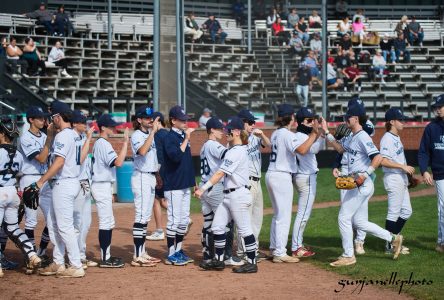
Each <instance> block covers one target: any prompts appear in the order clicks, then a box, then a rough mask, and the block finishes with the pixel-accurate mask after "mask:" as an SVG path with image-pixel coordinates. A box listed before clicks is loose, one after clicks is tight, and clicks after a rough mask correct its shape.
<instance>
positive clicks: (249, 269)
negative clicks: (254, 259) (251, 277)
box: [233, 263, 257, 273]
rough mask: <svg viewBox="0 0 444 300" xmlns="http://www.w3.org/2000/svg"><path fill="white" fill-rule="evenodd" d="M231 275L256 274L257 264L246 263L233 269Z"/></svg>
mask: <svg viewBox="0 0 444 300" xmlns="http://www.w3.org/2000/svg"><path fill="white" fill-rule="evenodd" d="M233 273H257V264H250V263H246V264H245V265H243V266H239V267H235V268H233Z"/></svg>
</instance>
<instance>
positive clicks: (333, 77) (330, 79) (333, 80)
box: [327, 57, 342, 89]
mask: <svg viewBox="0 0 444 300" xmlns="http://www.w3.org/2000/svg"><path fill="white" fill-rule="evenodd" d="M334 61H335V60H334V58H333V57H329V58H328V63H327V89H336V88H338V87H339V86H341V85H342V80H341V79H339V78H338V76H337V73H336V70H335V68H334V67H333V63H334Z"/></svg>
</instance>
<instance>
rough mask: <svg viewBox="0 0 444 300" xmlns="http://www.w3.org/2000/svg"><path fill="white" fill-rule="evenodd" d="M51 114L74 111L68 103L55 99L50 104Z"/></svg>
mask: <svg viewBox="0 0 444 300" xmlns="http://www.w3.org/2000/svg"><path fill="white" fill-rule="evenodd" d="M50 110H51V115H57V114H63V113H70V112H72V110H71V108H70V107H69V105H68V104H66V103H63V102H62V101H59V100H54V101H52V102H51V104H50Z"/></svg>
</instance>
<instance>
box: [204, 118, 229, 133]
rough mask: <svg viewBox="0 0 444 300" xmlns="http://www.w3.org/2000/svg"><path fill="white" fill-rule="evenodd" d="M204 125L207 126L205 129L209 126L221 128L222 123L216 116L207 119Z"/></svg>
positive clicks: (208, 128)
mask: <svg viewBox="0 0 444 300" xmlns="http://www.w3.org/2000/svg"><path fill="white" fill-rule="evenodd" d="M205 127H206V128H207V130H210V129H211V128H213V129H223V128H224V124H222V122H221V121H220V120H219V119H218V118H216V117H211V118H210V119H208V121H207V123H206V124H205Z"/></svg>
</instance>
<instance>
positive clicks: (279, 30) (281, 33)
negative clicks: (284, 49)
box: [271, 18, 290, 45]
mask: <svg viewBox="0 0 444 300" xmlns="http://www.w3.org/2000/svg"><path fill="white" fill-rule="evenodd" d="M271 30H272V31H273V35H274V36H275V37H276V38H278V43H279V44H282V45H284V43H285V44H288V42H289V39H290V37H289V35H290V33H289V32H288V31H285V27H284V25H282V19H281V18H277V20H276V22H274V23H273V26H271Z"/></svg>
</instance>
